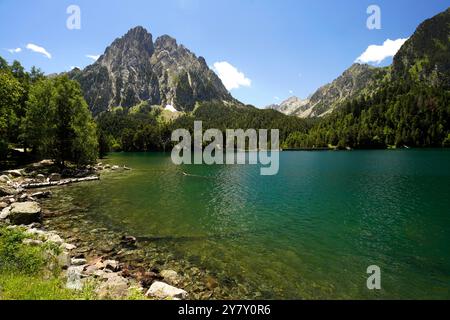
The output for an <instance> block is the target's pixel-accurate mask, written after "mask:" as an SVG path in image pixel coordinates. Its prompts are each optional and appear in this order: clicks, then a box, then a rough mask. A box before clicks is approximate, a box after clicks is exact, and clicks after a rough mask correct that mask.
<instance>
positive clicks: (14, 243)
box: [0, 227, 45, 275]
mask: <svg viewBox="0 0 450 320" xmlns="http://www.w3.org/2000/svg"><path fill="white" fill-rule="evenodd" d="M23 239H25V234H24V233H23V232H22V231H20V230H17V229H7V228H4V227H2V228H0V273H5V272H6V273H14V274H16V273H20V274H27V275H35V274H37V273H38V272H39V271H40V270H41V269H42V268H43V266H44V263H45V261H44V255H43V249H42V248H41V247H31V246H25V245H23V244H22V240H23Z"/></svg>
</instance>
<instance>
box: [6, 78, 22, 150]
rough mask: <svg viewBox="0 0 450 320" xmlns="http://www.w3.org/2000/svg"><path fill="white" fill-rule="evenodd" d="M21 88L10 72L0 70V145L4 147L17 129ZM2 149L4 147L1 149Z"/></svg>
mask: <svg viewBox="0 0 450 320" xmlns="http://www.w3.org/2000/svg"><path fill="white" fill-rule="evenodd" d="M22 95H23V88H22V86H21V84H20V82H19V81H18V80H17V79H16V78H15V77H14V75H13V74H12V72H11V71H10V70H0V143H1V144H2V145H3V146H4V145H5V144H6V143H7V142H9V141H10V138H11V130H13V128H15V127H17V124H18V121H19V119H18V115H17V111H18V110H20V103H21V99H22ZM3 148H4V147H3Z"/></svg>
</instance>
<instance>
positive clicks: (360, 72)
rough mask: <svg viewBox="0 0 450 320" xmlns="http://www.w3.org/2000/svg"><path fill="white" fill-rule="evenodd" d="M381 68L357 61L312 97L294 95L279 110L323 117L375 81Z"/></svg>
mask: <svg viewBox="0 0 450 320" xmlns="http://www.w3.org/2000/svg"><path fill="white" fill-rule="evenodd" d="M380 70H381V69H379V68H374V67H371V66H369V65H366V64H358V63H355V64H354V65H352V66H351V67H350V68H349V69H347V70H346V71H345V72H344V73H343V74H342V75H341V76H340V77H338V78H337V79H336V80H334V81H333V82H332V83H329V84H327V85H325V86H323V87H321V88H320V89H318V90H317V91H316V92H315V93H314V94H313V95H312V96H311V97H309V98H308V99H306V100H301V99H299V98H297V97H292V98H289V99H288V100H286V101H285V102H283V103H282V104H281V105H280V106H279V107H278V109H277V110H279V111H281V112H283V113H285V114H288V115H294V116H297V117H300V118H313V117H322V116H324V115H326V114H328V113H330V112H332V111H333V110H334V109H335V108H336V107H337V106H338V105H339V103H340V102H342V101H344V100H346V99H349V98H351V97H354V96H356V95H357V94H359V93H360V92H361V91H362V90H363V89H365V88H366V87H369V86H370V85H371V84H372V82H374V81H375V77H374V75H375V74H377V73H378V72H380Z"/></svg>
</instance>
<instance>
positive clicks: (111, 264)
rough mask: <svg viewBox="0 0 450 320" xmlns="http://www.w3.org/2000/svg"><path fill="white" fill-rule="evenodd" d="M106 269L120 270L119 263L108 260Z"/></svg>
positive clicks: (105, 264) (105, 263)
mask: <svg viewBox="0 0 450 320" xmlns="http://www.w3.org/2000/svg"><path fill="white" fill-rule="evenodd" d="M103 264H104V266H105V269H109V270H111V271H118V270H119V262H117V261H115V260H106V261H105V262H104V263H103Z"/></svg>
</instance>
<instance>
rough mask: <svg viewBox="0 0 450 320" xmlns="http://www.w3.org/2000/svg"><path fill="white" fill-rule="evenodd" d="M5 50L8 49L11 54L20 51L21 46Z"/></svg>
mask: <svg viewBox="0 0 450 320" xmlns="http://www.w3.org/2000/svg"><path fill="white" fill-rule="evenodd" d="M7 50H8V52H9V53H11V54H14V53H19V52H22V48H16V49H7Z"/></svg>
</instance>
